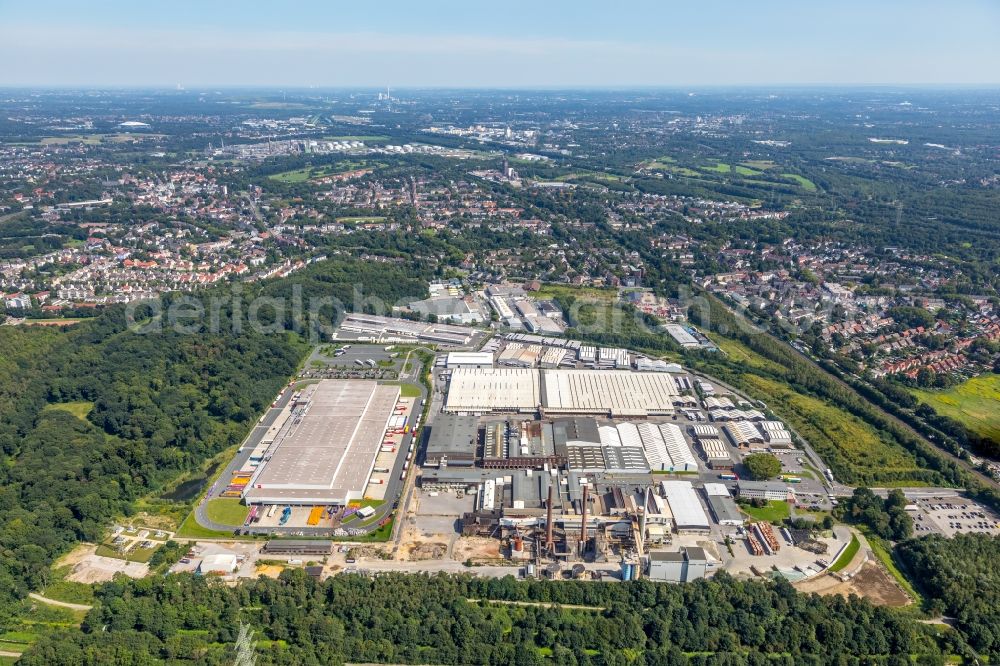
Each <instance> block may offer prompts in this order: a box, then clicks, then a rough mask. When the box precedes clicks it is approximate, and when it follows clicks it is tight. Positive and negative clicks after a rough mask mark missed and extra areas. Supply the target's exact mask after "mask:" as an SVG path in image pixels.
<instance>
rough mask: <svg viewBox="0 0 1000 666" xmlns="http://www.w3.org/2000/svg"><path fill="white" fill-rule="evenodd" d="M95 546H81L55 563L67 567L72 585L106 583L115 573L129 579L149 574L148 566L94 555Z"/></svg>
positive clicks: (68, 577) (68, 578) (57, 565)
mask: <svg viewBox="0 0 1000 666" xmlns="http://www.w3.org/2000/svg"><path fill="white" fill-rule="evenodd" d="M96 550H97V546H96V545H95V544H81V545H79V546H77V547H76V548H74V549H73V550H72V551H71V552H70V553H69V554H67V555H66V556H65V557H63V558H62V559H61V560H59V561H58V562H57V563H56V567H69V570H70V573H69V575H68V576H67V577H66V579H67V580H70V581H73V582H74V583H106V582H108V581H110V580H111V579H112V578H114V576H115V574H116V573H123V574H125V575H126V576H128V577H130V578H143V577H144V576H146V574H148V573H149V565H147V564H143V563H141V562H126V561H125V560H119V559H116V558H113V557H102V556H101V555H97V554H96Z"/></svg>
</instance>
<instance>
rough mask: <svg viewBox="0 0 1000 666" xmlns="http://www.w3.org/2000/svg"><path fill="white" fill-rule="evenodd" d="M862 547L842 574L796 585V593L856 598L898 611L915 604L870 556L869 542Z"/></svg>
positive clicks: (830, 574) (872, 555) (824, 575)
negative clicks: (897, 608)
mask: <svg viewBox="0 0 1000 666" xmlns="http://www.w3.org/2000/svg"><path fill="white" fill-rule="evenodd" d="M862 543H863V545H862V547H861V548H860V549H858V552H857V553H856V554H855V555H854V557H853V558H852V559H851V561H850V562H849V563H848V564H847V566H845V567H844V568H843V569H842V570H841V571H840V572H838V573H825V574H823V575H821V576H816V577H814V578H809V579H807V580H803V581H799V582H797V583H794V586H795V589H797V590H798V591H799V592H806V593H808V592H815V593H816V594H823V595H828V594H839V595H841V596H844V597H847V596H850V595H852V594H853V595H856V596H859V597H864V598H865V599H868V600H869V601H871V602H872V603H874V604H878V605H880V606H895V607H899V606H908V605H909V604H911V603H913V599H911V598H910V595H908V594H907V593H906V591H904V590H903V588H901V587H900V586H899V583H898V582H896V580H895V579H894V578H893V577H892V575H891V574H890V573H889V572H888V571H886V569H885V567H884V566H882V563H881V562H879V561H878V559H877V558H876V557H875V555H874V554H873V553H872V552H871V549H870V548H869V547H868V544H867V542H864V541H863V542H862Z"/></svg>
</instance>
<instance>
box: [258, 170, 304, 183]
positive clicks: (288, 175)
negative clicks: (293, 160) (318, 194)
mask: <svg viewBox="0 0 1000 666" xmlns="http://www.w3.org/2000/svg"><path fill="white" fill-rule="evenodd" d="M312 172H313V169H312V167H306V168H304V169H295V170H293V171H282V172H281V173H275V174H271V175H270V176H268V178H270V179H271V180H276V181H278V182H279V183H304V182H306V181H307V180H309V179H310V178H312Z"/></svg>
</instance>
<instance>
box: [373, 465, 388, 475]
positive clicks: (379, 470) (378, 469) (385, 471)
mask: <svg viewBox="0 0 1000 666" xmlns="http://www.w3.org/2000/svg"><path fill="white" fill-rule="evenodd" d="M372 471H373V472H375V473H376V474H388V473H389V468H388V467H376V468H375V469H373V470H372Z"/></svg>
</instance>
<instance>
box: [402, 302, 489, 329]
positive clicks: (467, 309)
mask: <svg viewBox="0 0 1000 666" xmlns="http://www.w3.org/2000/svg"><path fill="white" fill-rule="evenodd" d="M408 307H409V309H410V310H411V311H413V312H416V313H418V314H420V315H422V316H423V317H424V318H425V319H426V318H427V317H428V316H429V315H434V317H435V318H437V320H438V321H449V322H454V323H456V324H475V323H479V322H483V321H486V317H485V315H484V314H483V311H482V308H480V307H479V304H478V303H476V301H475V299H474V298H472V297H471V296H466V297H464V298H463V297H459V296H452V295H441V296H432V297H431V298H428V299H425V300H422V301H414V302H412V303H410V304H409V306H408Z"/></svg>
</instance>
